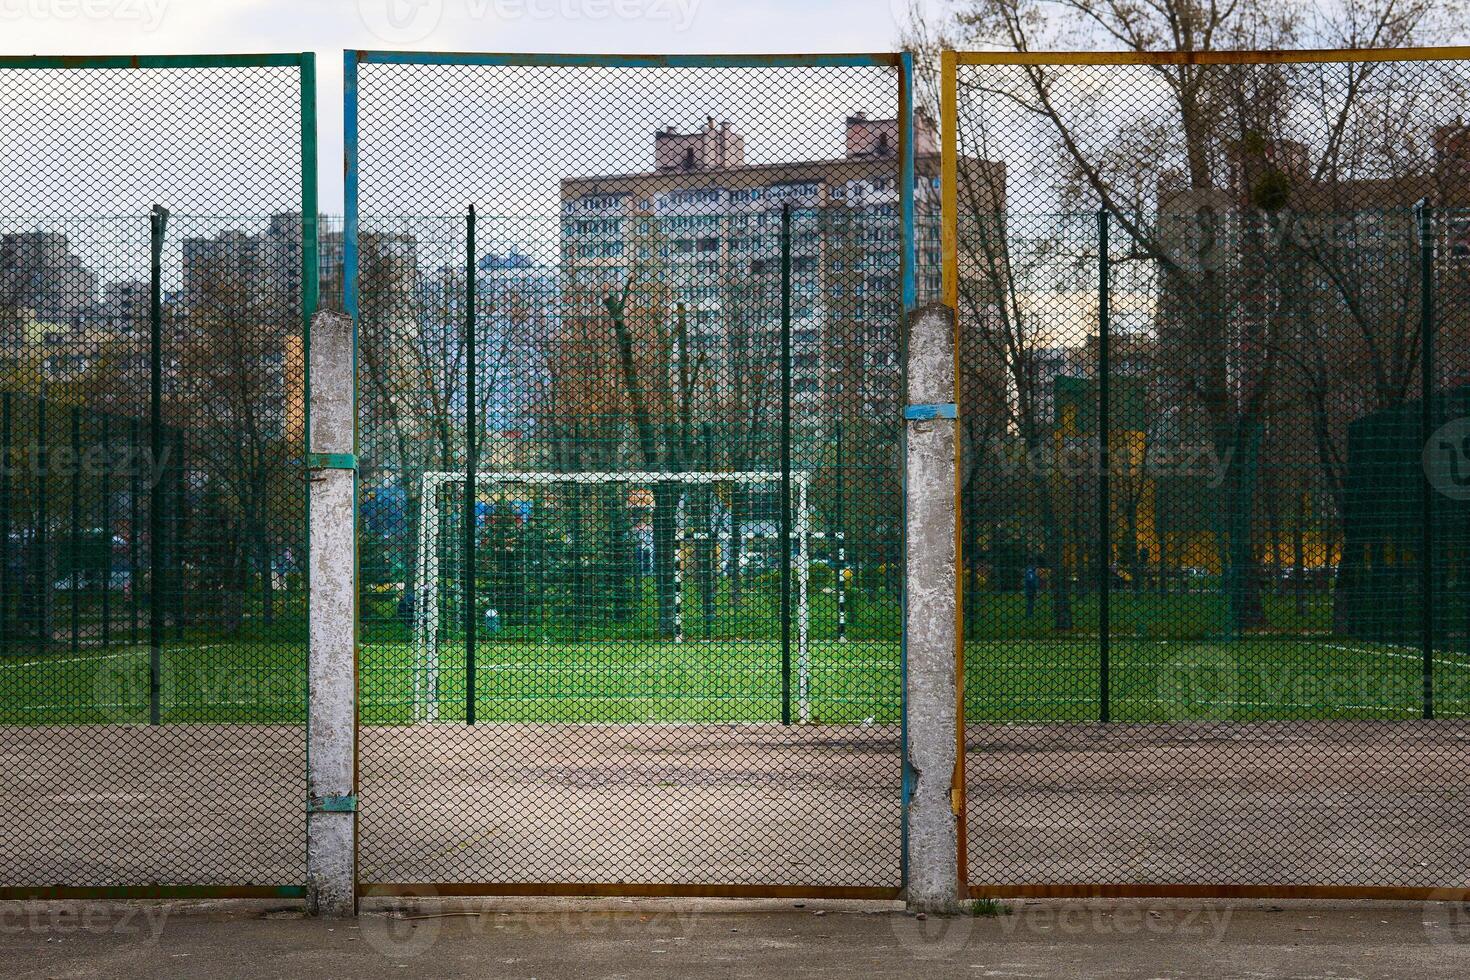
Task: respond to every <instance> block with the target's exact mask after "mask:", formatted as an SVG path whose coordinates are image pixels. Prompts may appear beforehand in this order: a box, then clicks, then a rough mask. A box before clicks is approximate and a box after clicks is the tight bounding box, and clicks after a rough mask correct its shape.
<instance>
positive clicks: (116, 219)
mask: <svg viewBox="0 0 1470 980" xmlns="http://www.w3.org/2000/svg"><path fill="white" fill-rule="evenodd" d="M314 99H315V94H314V69H313V62H312V58H311V56H310V55H289V56H261V57H254V56H241V57H210V58H97V59H45V58H32V59H24V58H23V59H0V106H3V107H0V169H3V170H4V172H5V175H6V178H5V180H4V182H3V183H0V752H3V755H4V757H5V759H6V764H5V766H4V767H3V772H0V823H3V824H4V826H5V828H6V832H5V834H4V837H3V840H4V843H3V844H0V892H3V893H5V894H60V893H64V892H65V890H66V889H69V888H71V889H76V888H99V887H106V888H108V889H110V892H109V893H111V894H130V893H137V894H142V893H145V892H146V893H157V894H170V893H183V892H185V891H188V890H193V891H197V890H198V889H200V888H201V887H202V888H208V889H212V890H213V891H214V892H216V893H235V894H245V893H265V894H292V893H295V892H299V890H300V886H301V882H302V881H303V880H304V877H305V867H304V865H305V814H304V800H305V796H306V787H305V751H306V738H305V729H304V719H305V710H304V709H305V687H306V684H305V663H306V655H305V654H306V649H305V648H306V629H305V624H306V605H307V603H306V582H305V577H306V572H305V543H306V542H305V490H304V486H305V481H304V474H303V471H302V469H301V458H300V457H301V445H302V433H303V428H304V426H305V422H306V418H305V370H304V343H305V336H306V335H305V330H304V328H303V311H304V310H309V309H310V307H311V305H312V304H313V303H314V301H315V290H316V262H315V217H314V216H315V211H316V199H315V178H314V176H312V175H313V174H314V168H315V160H314V155H315V133H314V130H315V122H314V113H315V105H314ZM303 164H305V167H303ZM303 174H305V176H303ZM303 214H305V215H308V216H311V220H310V221H309V222H306V223H305V227H304V228H303V221H302V215H303ZM303 231H305V234H303ZM252 890H253V891H252Z"/></svg>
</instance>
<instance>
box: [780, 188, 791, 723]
mask: <svg viewBox="0 0 1470 980" xmlns="http://www.w3.org/2000/svg"><path fill="white" fill-rule="evenodd" d="M780 536H781V724H783V725H789V724H791V202H790V201H787V202H786V203H784V204H782V205H781V530H780Z"/></svg>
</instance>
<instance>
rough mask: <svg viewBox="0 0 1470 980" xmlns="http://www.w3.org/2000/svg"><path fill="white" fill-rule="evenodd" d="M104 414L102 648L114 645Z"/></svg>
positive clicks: (109, 486) (107, 442)
mask: <svg viewBox="0 0 1470 980" xmlns="http://www.w3.org/2000/svg"><path fill="white" fill-rule="evenodd" d="M110 419H111V416H109V415H108V414H107V413H106V412H104V413H103V414H102V473H101V474H100V478H101V480H102V647H103V649H106V648H107V647H108V646H110V645H111V643H112V444H111V438H112V427H111V426H110V425H109V424H108V423H109V420H110Z"/></svg>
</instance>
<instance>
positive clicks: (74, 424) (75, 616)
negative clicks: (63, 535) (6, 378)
mask: <svg viewBox="0 0 1470 980" xmlns="http://www.w3.org/2000/svg"><path fill="white" fill-rule="evenodd" d="M81 460H82V410H81V408H80V407H79V406H76V405H73V406H72V408H71V534H70V535H69V537H68V541H67V544H68V549H67V550H69V551H70V552H71V575H70V576H68V581H69V582H70V583H71V652H72V653H74V654H75V653H76V652H77V651H78V650H79V649H80V648H81V641H82V637H81V625H82V622H81V607H80V606H79V605H77V592H78V591H80V589H81V584H82V578H81V569H80V568H79V567H78V566H79V565H80V563H81V557H82V555H81V551H82V466H81Z"/></svg>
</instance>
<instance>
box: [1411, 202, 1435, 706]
mask: <svg viewBox="0 0 1470 980" xmlns="http://www.w3.org/2000/svg"><path fill="white" fill-rule="evenodd" d="M1414 211H1415V217H1416V218H1418V222H1417V223H1418V225H1419V354H1420V362H1419V391H1420V398H1419V427H1420V428H1419V445H1420V447H1421V449H1422V447H1424V446H1427V445H1429V437H1430V434H1431V433H1432V432H1433V431H1434V226H1433V211H1432V210H1431V209H1430V206H1429V200H1428V199H1427V198H1425V199H1423V200H1421V201H1419V203H1418V204H1416V205H1415V206H1414ZM1419 494H1420V500H1421V502H1422V507H1423V509H1422V512H1421V518H1422V520H1421V527H1420V532H1421V541H1420V545H1419V550H1420V559H1419V570H1420V576H1421V582H1420V592H1421V593H1422V596H1423V598H1422V600H1421V602H1422V603H1423V605H1422V607H1421V610H1422V614H1423V622H1422V626H1423V632H1424V635H1423V646H1424V663H1423V669H1422V675H1423V676H1422V683H1423V701H1424V703H1423V713H1424V717H1425V718H1426V719H1432V718H1433V717H1434V490H1433V488H1432V487H1431V486H1430V484H1429V474H1428V473H1427V472H1426V473H1424V474H1423V475H1422V477H1421V478H1420V480H1419Z"/></svg>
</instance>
